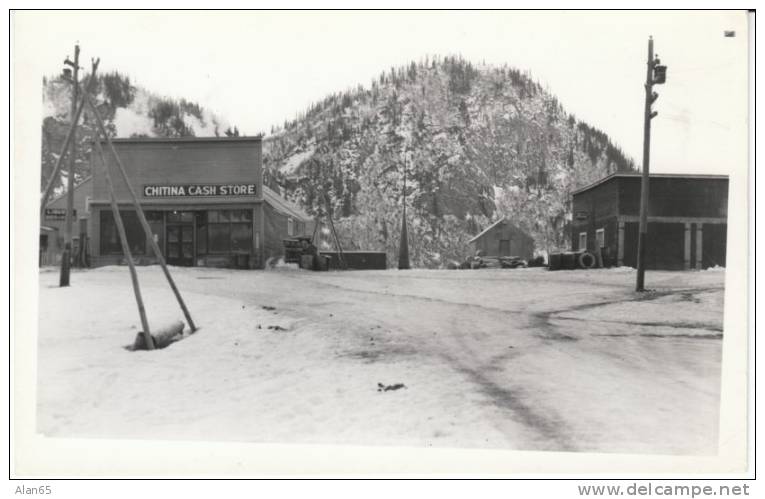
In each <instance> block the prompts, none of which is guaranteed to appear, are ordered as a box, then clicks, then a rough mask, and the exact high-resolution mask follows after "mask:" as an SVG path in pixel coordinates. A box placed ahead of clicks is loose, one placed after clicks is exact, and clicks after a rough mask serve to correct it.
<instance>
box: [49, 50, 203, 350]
mask: <svg viewBox="0 0 765 499" xmlns="http://www.w3.org/2000/svg"><path fill="white" fill-rule="evenodd" d="M99 61H100V60H99V59H96V60H94V61H92V70H91V73H90V81H89V82H88V86H87V88H86V89H85V92H83V94H82V99H81V100H80V103H79V105H78V106H77V110H76V112H75V114H74V116H73V118H72V124H71V125H70V127H69V132H68V133H67V135H66V139H65V140H64V145H63V147H62V150H61V154H60V155H59V157H58V158H57V159H56V166H55V167H54V169H53V174H52V175H51V177H50V179H49V180H48V184H47V185H46V187H45V192H43V195H42V201H41V206H40V211H41V212H43V210H44V209H45V205H46V204H47V201H48V196H50V192H51V190H52V188H53V184H54V181H55V179H56V178H57V177H58V175H59V173H60V171H61V165H62V164H63V158H64V156H65V155H66V151H67V150H68V149H69V144H70V143H71V141H72V140H73V139H74V130H75V124H76V123H77V121H78V120H79V119H80V116H81V115H82V111H83V108H84V107H85V105H87V106H88V107H89V108H90V110H91V112H92V113H93V116H94V117H95V119H96V124H97V125H98V130H99V132H100V135H101V136H103V138H104V140H105V141H106V144H107V146H108V148H109V151H110V152H111V154H112V157H113V158H114V162H115V164H116V165H117V168H118V170H119V172H120V176H121V177H122V180H123V181H124V182H125V185H126V186H127V188H128V191H129V192H130V197H131V198H132V201H133V206H135V209H136V213H137V214H138V220H139V221H140V223H141V227H143V231H144V233H145V236H146V238H147V239H148V240H149V243H150V244H151V248H152V250H153V251H154V254H155V255H156V257H157V260H158V261H159V265H160V266H161V267H162V272H164V274H165V277H166V278H167V282H168V284H170V288H171V289H172V290H173V294H174V295H175V298H176V299H177V300H178V304H179V305H180V307H181V310H183V315H184V316H185V317H186V321H187V322H188V325H189V327H190V328H191V331H192V332H194V331H196V330H197V327H196V325H195V324H194V321H193V320H192V318H191V314H190V313H189V309H188V308H186V304H185V303H184V301H183V297H181V293H180V291H178V287H177V286H176V285H175V281H173V277H172V276H171V275H170V271H169V270H168V269H167V264H166V263H165V257H164V256H163V255H162V251H161V250H160V249H159V245H158V244H157V242H156V241H155V240H154V237H152V232H151V228H150V227H149V222H147V221H146V216H145V215H144V213H143V209H142V208H141V204H140V203H139V202H138V196H136V193H135V190H133V186H132V185H130V181H129V180H128V177H127V174H126V173H125V168H124V166H123V165H122V161H120V158H119V155H118V154H117V150H116V149H115V148H114V144H113V143H112V139H111V138H110V137H109V134H108V133H107V131H106V127H105V126H104V122H103V120H102V119H101V115H100V114H99V113H98V109H97V108H96V106H95V104H93V100H92V99H91V98H90V91H91V90H92V89H93V87H94V84H95V81H96V77H95V76H96V70H97V69H98V63H99ZM94 144H95V151H96V152H97V153H98V155H99V159H100V160H101V161H100V162H101V165H102V167H103V169H104V173H105V174H106V185H107V187H108V189H109V198H110V203H111V208H112V213H113V214H114V222H115V225H116V226H117V232H118V233H119V237H120V244H121V245H122V253H123V254H124V256H125V258H126V259H127V262H128V266H129V267H130V279H131V281H132V283H133V292H134V293H135V300H136V303H137V305H138V314H139V315H140V316H141V326H142V327H143V335H144V339H145V341H146V347H147V348H148V349H149V350H154V339H153V338H152V336H151V332H150V329H149V321H148V319H147V317H146V310H145V309H144V306H143V298H142V297H141V287H140V285H139V284H138V275H137V274H136V270H135V264H134V262H133V257H132V255H131V253H130V247H129V246H128V242H127V236H126V235H125V225H124V224H123V223H122V217H121V216H120V212H119V206H118V205H117V197H116V196H115V194H114V184H113V182H112V176H111V172H110V171H109V166H108V165H107V163H106V157H105V156H104V151H103V149H102V148H101V140H99V139H98V134H96V140H95V141H94ZM69 174H70V175H71V174H72V172H69Z"/></svg>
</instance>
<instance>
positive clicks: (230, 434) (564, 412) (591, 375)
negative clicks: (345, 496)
mask: <svg viewBox="0 0 765 499" xmlns="http://www.w3.org/2000/svg"><path fill="white" fill-rule="evenodd" d="M172 273H173V276H174V277H175V279H176V282H177V284H178V286H179V288H180V289H181V291H182V293H183V296H184V298H185V299H186V301H187V304H188V306H189V309H190V310H191V314H192V316H193V318H194V321H195V322H196V323H197V325H198V326H199V327H200V329H199V331H198V332H197V333H195V334H193V335H190V336H188V337H186V338H185V339H183V340H182V341H179V342H177V343H174V344H172V345H170V346H169V347H168V348H166V349H163V350H157V351H152V352H146V351H139V352H130V351H127V350H126V349H124V348H123V347H124V346H125V345H128V344H131V343H132V342H133V339H134V337H135V335H136V333H137V331H138V330H139V329H140V321H139V318H138V313H137V309H136V306H135V302H134V299H133V294H132V290H131V287H130V280H129V274H128V271H127V268H125V267H106V268H101V269H94V270H87V271H80V272H75V273H73V275H72V286H71V287H70V288H59V287H58V273H57V272H52V271H47V272H46V271H45V269H44V270H43V271H42V272H41V274H40V331H39V342H38V394H37V400H38V407H37V429H38V431H39V432H41V433H43V434H45V435H48V436H67V437H117V438H139V439H184V440H206V441H211V440H215V441H217V440H235V441H256V442H295V443H339V444H361V445H416V446H442V447H473V448H475V447H484V448H505V449H518V450H526V449H535V450H563V451H600V452H620V453H621V452H627V453H632V452H634V453H656V454H715V453H716V449H717V435H718V434H717V426H718V413H719V398H720V361H721V350H722V348H721V346H722V341H721V340H722V323H723V312H722V311H723V303H722V300H723V284H724V276H725V273H724V272H649V273H648V274H647V279H646V282H647V285H648V286H649V287H652V288H654V291H653V292H650V293H645V294H641V295H638V294H635V293H634V292H633V291H632V289H633V286H634V272H630V271H625V269H614V270H593V271H561V272H547V271H545V270H543V269H517V270H499V269H497V270H475V271H469V270H465V271H435V270H411V271H396V270H389V271H366V272H329V273H326V272H325V273H311V272H305V271H298V270H289V269H279V270H274V271H235V270H222V269H203V268H172ZM139 279H140V282H141V285H142V291H143V294H144V298H145V302H146V305H147V312H148V316H149V320H150V323H151V325H152V328H154V329H156V328H158V327H161V326H162V325H165V324H169V323H170V322H172V321H174V320H177V319H182V318H183V315H182V313H181V311H180V309H179V308H178V306H177V305H176V303H175V301H174V298H173V296H172V293H171V292H170V290H169V288H168V287H167V285H166V283H165V281H164V278H163V276H162V273H161V271H160V269H159V268H158V267H143V268H140V269H139ZM275 326H279V328H276V327H275ZM399 383H400V384H403V385H404V387H403V388H400V389H396V390H393V389H391V390H388V391H385V390H380V388H379V385H378V384H382V385H383V386H392V385H396V384H399Z"/></svg>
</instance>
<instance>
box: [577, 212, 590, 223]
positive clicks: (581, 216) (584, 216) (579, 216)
mask: <svg viewBox="0 0 765 499" xmlns="http://www.w3.org/2000/svg"><path fill="white" fill-rule="evenodd" d="M587 216H588V214H587V212H586V211H577V212H576V213H574V220H579V221H582V220H587Z"/></svg>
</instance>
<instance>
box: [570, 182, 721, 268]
mask: <svg viewBox="0 0 765 499" xmlns="http://www.w3.org/2000/svg"><path fill="white" fill-rule="evenodd" d="M640 188H641V175H640V174H639V173H616V174H613V175H610V176H608V177H605V178H603V179H602V180H600V181H598V182H595V183H594V184H592V185H589V186H587V187H584V188H582V189H579V190H577V191H575V192H574V193H573V207H572V215H573V219H572V222H571V244H572V249H573V250H574V251H577V250H589V251H595V250H596V249H597V248H600V249H601V254H602V256H603V263H604V265H606V266H613V265H618V266H622V265H626V266H630V267H636V266H637V241H638V232H639V221H640V217H639V216H640ZM727 220H728V177H727V176H723V175H675V174H652V175H651V176H650V187H649V203H648V233H647V240H646V268H648V269H663V270H681V269H704V268H708V267H713V266H716V265H719V266H725V248H726V240H727Z"/></svg>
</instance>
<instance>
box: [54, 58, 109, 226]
mask: <svg viewBox="0 0 765 499" xmlns="http://www.w3.org/2000/svg"><path fill="white" fill-rule="evenodd" d="M98 63H99V59H96V60H95V61H93V65H92V69H91V71H90V80H89V82H88V86H87V88H86V89H85V93H86V94H87V93H88V92H90V91H91V90H93V85H94V83H95V82H96V77H95V75H96V70H97V69H98ZM84 108H85V98H84V96H83V98H82V99H80V105H79V106H77V111H76V112H75V113H74V118H73V119H72V124H71V125H70V126H69V131H68V132H67V134H66V138H65V139H64V145H63V146H62V147H61V154H59V155H58V158H57V159H56V166H54V167H53V173H51V176H50V178H49V179H48V183H47V185H46V186H45V190H44V191H43V195H42V199H41V200H40V213H42V214H44V213H45V211H44V210H45V205H47V204H48V196H50V192H51V191H52V190H53V184H54V183H55V182H56V179H57V178H58V174H59V172H61V165H63V164H64V157H65V156H66V154H67V151H69V144H70V143H71V142H72V139H73V138H74V129H75V126H74V125H75V124H76V123H77V122H78V121H79V120H80V115H82V110H83V109H84Z"/></svg>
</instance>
